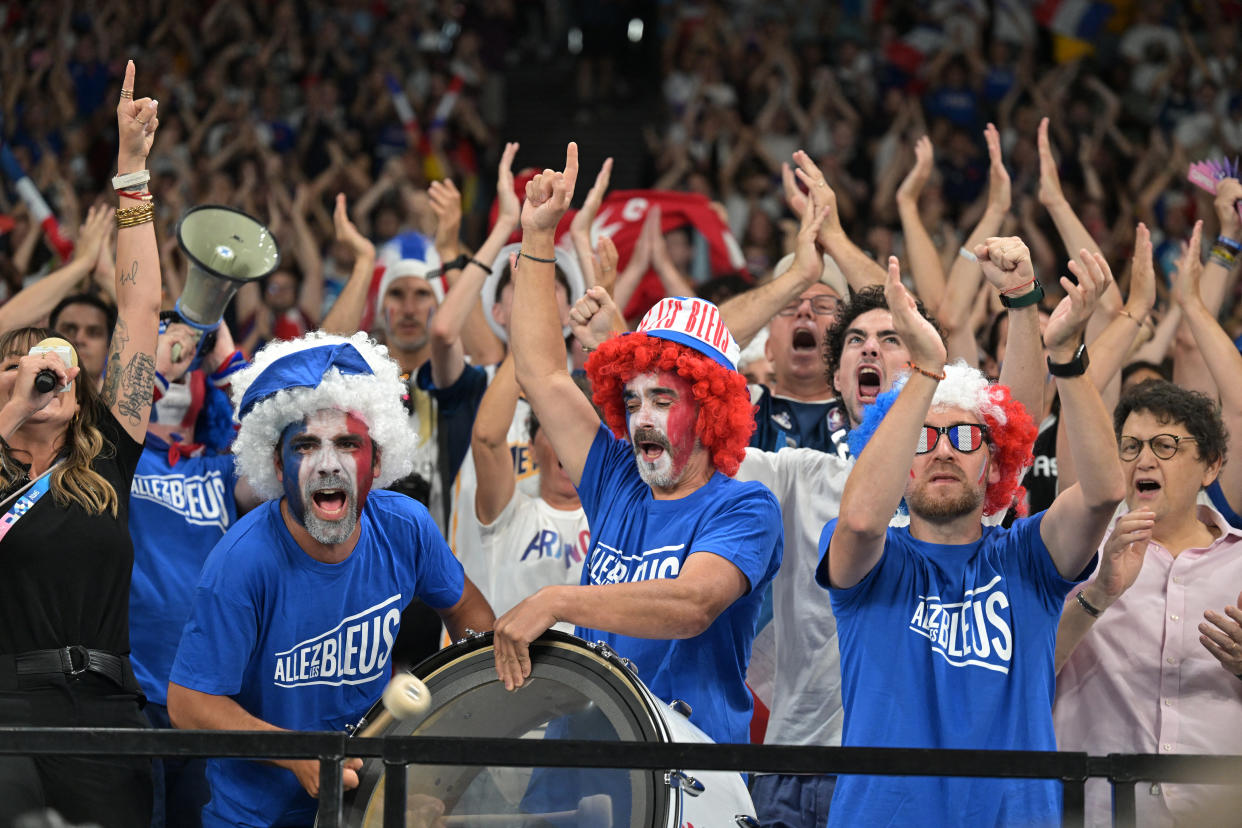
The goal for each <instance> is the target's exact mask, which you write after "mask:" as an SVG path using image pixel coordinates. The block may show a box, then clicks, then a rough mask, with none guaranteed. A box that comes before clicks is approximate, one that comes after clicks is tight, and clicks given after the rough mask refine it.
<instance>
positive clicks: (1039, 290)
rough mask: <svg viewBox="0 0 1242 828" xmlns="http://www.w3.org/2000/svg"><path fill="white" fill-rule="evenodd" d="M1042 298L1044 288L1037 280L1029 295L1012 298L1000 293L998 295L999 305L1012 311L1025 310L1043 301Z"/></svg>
mask: <svg viewBox="0 0 1242 828" xmlns="http://www.w3.org/2000/svg"><path fill="white" fill-rule="evenodd" d="M1043 298H1044V286H1043V285H1041V284H1040V283H1039V281H1038V280H1036V282H1035V287H1034V288H1032V289H1031V291H1030V292H1029V293H1024V294H1022V295H1021V296H1014V297H1009V296H1006V295H1005V294H1003V293H1002V294H1001V295H1000V303H1001V304H1002V305H1004V306H1005V307H1006V308H1007V309H1009V310H1013V309H1014V308H1025V307H1028V306H1030V305H1034V304H1035V303H1036V302H1038V301H1039V300H1040V299H1043Z"/></svg>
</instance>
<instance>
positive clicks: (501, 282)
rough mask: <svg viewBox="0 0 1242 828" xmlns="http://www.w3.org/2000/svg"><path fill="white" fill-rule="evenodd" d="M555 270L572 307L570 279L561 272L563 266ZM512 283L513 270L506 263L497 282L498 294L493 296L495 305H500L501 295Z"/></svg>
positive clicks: (558, 266)
mask: <svg viewBox="0 0 1242 828" xmlns="http://www.w3.org/2000/svg"><path fill="white" fill-rule="evenodd" d="M553 269H554V270H555V271H556V281H557V282H559V283H560V286H561V287H563V288H565V297H566V298H567V299H568V300H569V303H570V304H571V305H572V304H573V303H574V292H573V291H572V290H570V288H569V277H568V276H566V275H565V271H563V270H561V266H560V265H559V264H556V265H554V266H553ZM512 281H513V268H511V267H509V265H508V264H507V263H506V264H505V269H504V270H502V271H500V278H499V279H497V280H496V292H495V293H494V294H492V302H493V303H495V304H497V305H499V304H500V294H502V293H504V292H505V286H506V285H508V284H509V283H510V282H512Z"/></svg>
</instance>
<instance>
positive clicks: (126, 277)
mask: <svg viewBox="0 0 1242 828" xmlns="http://www.w3.org/2000/svg"><path fill="white" fill-rule="evenodd" d="M121 284H123V285H136V284H138V260H137V259H134V263H133V264H132V265H130V268H129V272H128V273H126V272H125V271H124V270H122V271H121Z"/></svg>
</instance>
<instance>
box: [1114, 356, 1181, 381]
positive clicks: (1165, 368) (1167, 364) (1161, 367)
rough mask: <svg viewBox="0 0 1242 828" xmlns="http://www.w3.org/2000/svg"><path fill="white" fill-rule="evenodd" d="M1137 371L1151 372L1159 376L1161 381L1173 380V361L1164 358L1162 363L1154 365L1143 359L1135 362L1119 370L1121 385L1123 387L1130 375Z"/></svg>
mask: <svg viewBox="0 0 1242 828" xmlns="http://www.w3.org/2000/svg"><path fill="white" fill-rule="evenodd" d="M1138 371H1152V372H1155V373H1157V374H1159V375H1160V376H1161V377H1162V378H1163V379H1166V380H1169V381H1170V382H1172V380H1173V360H1171V359H1168V358H1166V359H1165V360H1164V361H1162V362H1160V363H1159V364H1156V363H1154V362H1148V361H1147V360H1145V359H1139V360H1135V361H1134V362H1131V363H1129V364H1128V365H1126V366H1125V367H1124V368H1122V369H1121V384H1122V385H1125V384H1126V380H1128V379H1129V378H1130V377H1131V376H1132V375H1134V374H1135V373H1137V372H1138Z"/></svg>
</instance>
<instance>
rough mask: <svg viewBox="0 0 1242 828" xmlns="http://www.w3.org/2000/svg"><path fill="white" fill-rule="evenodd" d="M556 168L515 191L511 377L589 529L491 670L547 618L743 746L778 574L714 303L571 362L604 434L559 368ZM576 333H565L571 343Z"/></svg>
mask: <svg viewBox="0 0 1242 828" xmlns="http://www.w3.org/2000/svg"><path fill="white" fill-rule="evenodd" d="M565 162H566V163H565V170H564V172H553V171H552V170H545V171H544V172H543V173H541V174H540V175H537V176H535V178H534V179H533V180H532V181H531V182H530V183H529V184H528V185H527V188H526V202H525V204H524V205H523V207H522V251H521V254H520V256H519V257H515V258H516V262H515V265H516V269H515V270H514V274H515V275H514V285H515V295H514V306H515V307H520V308H523V313H521V314H517V315H515V316H514V318H513V320H512V322H511V329H510V335H511V347H512V350H513V355H514V360H515V366H516V371H517V378H518V381H519V383H521V385H522V388H523V390H524V391H525V392H526V396H527V399H528V400H529V401H530V404H531V407H532V408H533V409H534V412H535V414H536V415H537V416H538V417H539V421H540V423H541V426H542V428H543V430H544V432H545V433H546V434H547V435H548V437H549V439H550V440H551V441H552V447H553V449H555V451H556V456H557V458H558V459H559V460H560V461H561V464H562V466H563V467H564V469H565V471H566V473H568V475H569V477H570V480H571V481H572V482H573V484H574V485H575V486H576V487H577V489H578V494H579V497H580V498H581V501H582V507H583V509H584V510H585V511H586V514H587V520H588V523H589V525H590V527H591V551H590V553H589V554H588V557H587V560H586V564H585V565H584V567H583V577H582V584H581V585H579V586H550V587H544V588H543V589H541V590H539V591H538V592H536V593H535V594H534V595H532V596H531V597H529V598H527V599H526V600H524V601H522V602H521V603H519V604H518V605H517V606H516V607H514V608H513V609H511V610H510V611H509V612H507V613H505V614H504V615H503V616H501V618H500V619H499V620H498V621H497V622H496V638H495V641H496V648H495V649H496V671H497V673H498V674H499V676H500V678H501V679H502V680H503V681H504V683H505V686H506V687H507V688H509V689H513V688H516V687H520V686H521V685H522V684H523V682H524V681H525V679H526V678H527V677H528V676H529V674H530V669H531V665H530V658H529V653H528V645H529V644H530V642H531V641H533V640H534V639H535V638H537V637H538V636H539V635H540V634H542V633H543V632H544V631H545V630H547V629H548V628H549V627H551V626H552V625H553V624H555V623H557V622H559V621H567V622H569V623H572V624H575V625H577V627H578V630H577V631H578V634H579V635H581V636H582V637H583V638H586V639H587V640H590V641H595V640H603V641H604V642H606V643H607V644H608V646H610V647H611V648H613V650H615V651H616V652H617V653H619V654H620V655H622V656H625V657H627V658H630V659H632V660H633V661H634V663H635V665H636V666H637V669H638V674H639V676H640V677H641V678H642V680H643V681H644V682H646V684H647V686H648V687H649V688H650V689H651V691H652V692H653V693H654V694H655V695H656V696H658V697H659V698H661V699H664V700H665V701H671V700H673V699H683V700H685V701H687V702H689V704H690V705H691V707H692V709H693V713H692V715H691V718H690V720H691V721H692V722H693V723H695V724H696V725H698V727H699V728H700V729H702V730H703V731H704V732H705V733H707V735H709V736H710V737H712V738H713V739H715V740H716V741H718V742H746V741H748V739H747V735H748V727H749V724H750V715H751V704H752V702H751V696H750V693H749V691H748V690H747V689H746V685H745V682H744V676H745V673H746V664H747V662H748V661H749V659H750V648H751V642H752V640H753V638H754V634H755V619H756V617H757V615H758V612H759V608H760V602H761V600H762V596H763V588H764V587H765V586H766V585H767V583H768V582H769V581H770V580H771V579H772V576H773V575H775V573H776V570H777V568H778V567H779V566H780V560H781V550H782V540H781V522H780V508H779V506H778V504H777V502H776V499H775V498H774V497H773V496H772V493H771V492H769V491H768V490H767V489H765V488H764V487H763V486H761V485H759V484H757V483H740V482H738V481H735V480H733V479H732V475H733V473H734V472H736V471H737V466H738V463H739V462H740V461H741V459H742V456H743V455H744V453H745V447H746V443H747V441H748V440H749V438H750V434H751V432H752V430H753V429H754V419H753V416H752V413H751V405H750V399H749V395H748V393H747V390H746V380H745V379H744V378H743V377H742V375H741V374H739V373H738V372H737V370H736V367H735V366H736V358H737V344H736V343H735V342H734V341H733V337H732V335H731V334H730V333H729V331H728V330H727V329H726V328H725V327H724V324H723V323H722V322H721V320H720V316H719V312H718V310H717V308H716V306H715V305H712V304H711V303H710V302H705V301H703V300H699V299H688V298H669V299H664V300H662V301H661V302H660V303H658V304H657V305H656V306H655V307H653V308H652V309H651V310H650V311H649V312H648V313H647V315H646V316H645V317H644V318H643V321H642V323H641V324H640V325H639V327H638V331H637V332H635V333H632V334H626V335H622V336H618V337H614V338H612V339H610V340H608V341H606V342H604V343H603V344H601V345H600V346H599V348H598V349H597V350H596V351H595V352H594V353H592V354H591V356H590V359H588V361H587V364H586V370H587V374H588V376H589V377H590V379H591V385H592V388H593V389H594V399H595V402H596V404H598V405H599V406H600V408H601V409H603V411H604V413H605V419H606V420H607V425H606V426H605V425H604V424H603V423H601V422H600V417H599V415H598V414H596V412H595V409H594V408H593V407H592V406H591V403H590V401H588V400H587V399H585V398H584V397H583V396H582V394H581V393H580V392H579V391H578V389H577V388H576V387H575V386H574V383H573V379H572V378H571V377H570V375H569V373H568V372H567V371H566V370H565V346H564V339H563V338H562V336H561V325H560V320H559V317H558V314H557V310H556V304H555V294H554V287H555V281H554V270H553V264H554V260H555V259H554V257H555V256H556V250H555V247H554V233H555V228H556V224H557V221H558V220H559V219H560V217H561V215H562V214H563V213H564V212H565V209H566V208H567V207H568V206H569V202H570V199H571V198H572V197H573V190H574V180H575V178H576V177H577V172H578V148H577V146H576V145H575V144H570V145H569V147H568V149H567V152H566V159H565ZM578 332H579V331H577V330H576V331H575V333H578Z"/></svg>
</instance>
